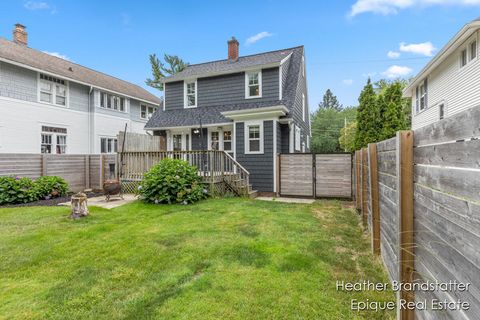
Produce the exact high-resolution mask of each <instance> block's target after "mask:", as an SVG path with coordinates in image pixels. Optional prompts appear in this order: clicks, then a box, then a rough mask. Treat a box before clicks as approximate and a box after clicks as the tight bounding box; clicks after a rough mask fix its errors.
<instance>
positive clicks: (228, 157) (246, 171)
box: [223, 151, 250, 175]
mask: <svg viewBox="0 0 480 320" xmlns="http://www.w3.org/2000/svg"><path fill="white" fill-rule="evenodd" d="M223 153H224V154H225V156H226V157H227V159H230V160H231V161H233V163H234V164H235V165H237V166H238V167H239V168H240V169H242V170H243V171H245V173H246V174H248V175H250V172H248V170H247V169H245V168H244V167H243V166H242V165H241V164H240V163H238V161H237V160H235V159H234V158H233V157H232V156H231V155H229V154H228V152H226V151H223Z"/></svg>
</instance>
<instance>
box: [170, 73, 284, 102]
mask: <svg viewBox="0 0 480 320" xmlns="http://www.w3.org/2000/svg"><path fill="white" fill-rule="evenodd" d="M278 72H279V70H278V68H277V67H276V68H270V69H263V70H262V97H261V98H256V99H245V73H244V72H241V73H234V74H228V75H222V76H216V77H208V78H199V79H198V80H197V86H198V90H197V99H198V101H197V106H198V107H208V106H216V105H225V104H237V103H244V102H268V101H275V100H278V98H279V74H278ZM183 89H184V88H183V82H174V83H167V84H166V85H165V97H166V99H165V100H166V109H165V110H174V109H182V108H183V104H184V102H183Z"/></svg>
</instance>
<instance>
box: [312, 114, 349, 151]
mask: <svg viewBox="0 0 480 320" xmlns="http://www.w3.org/2000/svg"><path fill="white" fill-rule="evenodd" d="M355 113H356V109H355V108H345V109H342V110H340V111H339V110H336V109H333V108H327V109H325V108H320V109H318V110H317V111H316V112H315V113H314V114H313V116H312V142H311V149H312V152H314V153H334V152H342V151H343V149H342V148H341V147H340V143H339V138H340V130H341V129H342V128H343V127H344V125H345V120H347V121H351V120H352V119H355Z"/></svg>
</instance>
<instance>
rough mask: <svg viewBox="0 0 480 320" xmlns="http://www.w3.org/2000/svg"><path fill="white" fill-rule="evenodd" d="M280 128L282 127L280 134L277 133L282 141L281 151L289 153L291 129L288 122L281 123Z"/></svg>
mask: <svg viewBox="0 0 480 320" xmlns="http://www.w3.org/2000/svg"><path fill="white" fill-rule="evenodd" d="M278 128H279V129H280V134H278V135H277V137H278V138H279V139H278V140H279V141H280V148H278V152H279V153H289V152H290V140H289V139H290V129H289V127H288V124H279V125H278Z"/></svg>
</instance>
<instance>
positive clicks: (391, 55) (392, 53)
mask: <svg viewBox="0 0 480 320" xmlns="http://www.w3.org/2000/svg"><path fill="white" fill-rule="evenodd" d="M387 57H389V58H391V59H397V58H398V57H400V52H397V51H388V53H387Z"/></svg>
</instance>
